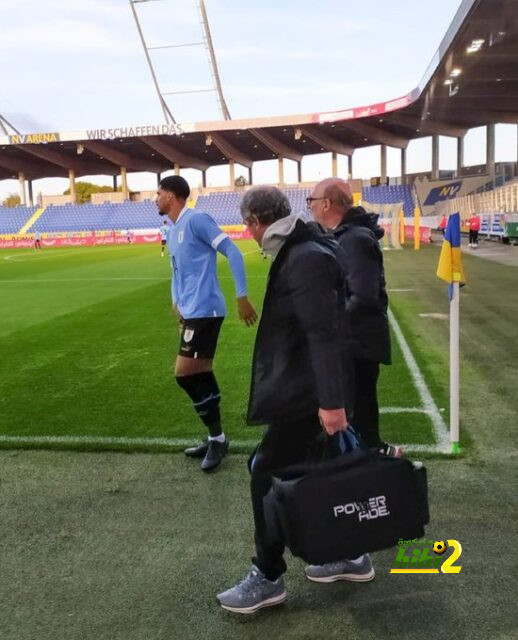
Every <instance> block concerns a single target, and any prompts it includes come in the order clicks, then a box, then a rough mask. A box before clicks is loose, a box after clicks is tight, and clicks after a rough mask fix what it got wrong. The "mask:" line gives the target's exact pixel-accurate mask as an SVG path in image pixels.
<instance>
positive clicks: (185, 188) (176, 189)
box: [159, 176, 191, 200]
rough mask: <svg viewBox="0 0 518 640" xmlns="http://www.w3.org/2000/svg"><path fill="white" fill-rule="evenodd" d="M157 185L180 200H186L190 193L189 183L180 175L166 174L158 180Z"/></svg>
mask: <svg viewBox="0 0 518 640" xmlns="http://www.w3.org/2000/svg"><path fill="white" fill-rule="evenodd" d="M159 187H160V189H163V190H164V191H171V192H172V193H174V195H175V196H176V197H177V198H181V199H182V200H187V198H188V197H189V196H190V195H191V189H190V187H189V183H188V182H187V180H186V179H185V178H182V176H167V178H164V179H163V180H160V185H159Z"/></svg>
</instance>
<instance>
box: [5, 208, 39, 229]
mask: <svg viewBox="0 0 518 640" xmlns="http://www.w3.org/2000/svg"><path fill="white" fill-rule="evenodd" d="M36 209H37V207H24V206H21V207H0V233H4V234H15V233H18V231H19V230H20V229H21V228H22V227H23V225H24V224H25V223H26V222H27V221H28V220H29V219H30V217H31V216H32V215H33V214H34V212H35V211H36Z"/></svg>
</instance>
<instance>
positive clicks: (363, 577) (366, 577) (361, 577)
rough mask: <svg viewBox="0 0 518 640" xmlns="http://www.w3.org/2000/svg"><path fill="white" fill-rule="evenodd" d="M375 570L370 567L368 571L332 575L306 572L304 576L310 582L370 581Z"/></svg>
mask: <svg viewBox="0 0 518 640" xmlns="http://www.w3.org/2000/svg"><path fill="white" fill-rule="evenodd" d="M375 575H376V572H375V571H374V569H371V570H370V571H369V573H362V574H358V573H339V574H336V575H334V576H321V577H320V576H319V577H317V576H308V574H307V573H306V578H307V579H308V580H311V581H312V582H337V581H338V580H347V581H348V582H370V581H371V580H374V576H375Z"/></svg>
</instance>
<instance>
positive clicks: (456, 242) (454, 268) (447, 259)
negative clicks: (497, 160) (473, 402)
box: [437, 212, 466, 453]
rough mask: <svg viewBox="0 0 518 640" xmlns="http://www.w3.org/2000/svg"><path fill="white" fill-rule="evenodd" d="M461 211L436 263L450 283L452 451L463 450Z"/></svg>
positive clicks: (452, 221) (439, 273) (453, 215)
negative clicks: (460, 443) (461, 435)
mask: <svg viewBox="0 0 518 640" xmlns="http://www.w3.org/2000/svg"><path fill="white" fill-rule="evenodd" d="M460 245H461V239H460V214H459V213H458V212H456V213H451V214H450V217H449V218H448V224H447V225H446V229H445V232H444V240H443V242H442V247H441V255H440V256H439V264H438V265H437V276H438V277H439V278H441V280H444V281H445V282H447V283H448V285H449V286H448V298H449V301H450V442H451V452H452V453H459V452H460V446H459V442H460V438H459V379H460V375H459V374H460V367H459V339H460V331H459V309H460V285H461V283H465V282H466V278H465V277H464V271H463V269H462V261H461V253H460V252H461V246H460Z"/></svg>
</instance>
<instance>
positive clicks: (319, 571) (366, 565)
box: [305, 553, 376, 582]
mask: <svg viewBox="0 0 518 640" xmlns="http://www.w3.org/2000/svg"><path fill="white" fill-rule="evenodd" d="M360 558H361V562H359V563H358V562H351V561H350V560H338V561H337V562H328V563H327V564H321V565H318V564H310V565H309V566H307V567H306V569H305V571H306V578H308V580H313V582H336V581H337V580H350V581H351V582H369V580H374V576H375V575H376V574H375V573H374V567H373V566H372V562H371V559H370V556H369V554H368V553H366V554H364V555H363V556H360ZM360 558H358V559H360Z"/></svg>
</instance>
